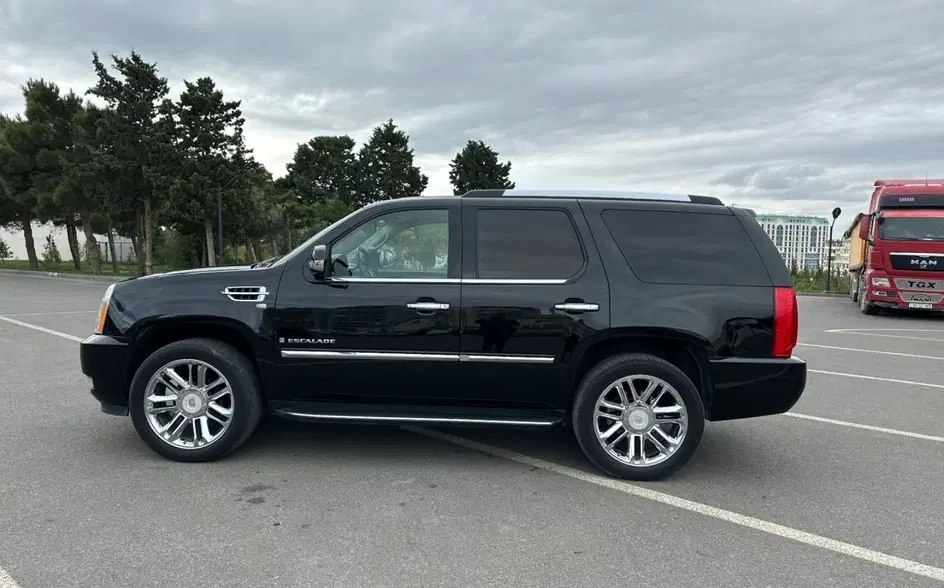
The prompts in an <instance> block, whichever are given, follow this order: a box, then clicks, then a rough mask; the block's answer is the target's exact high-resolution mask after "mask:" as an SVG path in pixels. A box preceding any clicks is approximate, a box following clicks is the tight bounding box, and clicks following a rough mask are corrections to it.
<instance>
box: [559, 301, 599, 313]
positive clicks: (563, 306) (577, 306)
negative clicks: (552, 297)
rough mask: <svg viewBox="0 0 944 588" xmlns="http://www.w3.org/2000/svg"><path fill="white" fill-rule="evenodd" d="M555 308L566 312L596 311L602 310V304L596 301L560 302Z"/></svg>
mask: <svg viewBox="0 0 944 588" xmlns="http://www.w3.org/2000/svg"><path fill="white" fill-rule="evenodd" d="M554 309H555V310H563V311H564V312H596V311H598V310H600V305H599V304H597V303H596V302H558V303H557V304H555V305H554Z"/></svg>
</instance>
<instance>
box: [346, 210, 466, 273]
mask: <svg viewBox="0 0 944 588" xmlns="http://www.w3.org/2000/svg"><path fill="white" fill-rule="evenodd" d="M448 274H449V211H448V210H446V209H429V210H402V211H395V212H388V213H386V214H383V215H380V216H377V217H374V218H372V219H370V220H368V221H365V222H364V223H362V224H361V225H359V226H358V227H356V228H355V229H354V230H353V231H351V232H349V233H347V234H345V235H344V236H343V237H341V238H339V239H338V240H337V241H335V242H334V243H333V244H332V246H331V275H333V276H335V277H340V278H345V277H353V278H400V279H403V278H406V279H410V278H412V279H433V278H445V277H447V276H448Z"/></svg>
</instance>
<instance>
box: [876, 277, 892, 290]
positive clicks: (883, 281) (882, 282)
mask: <svg viewBox="0 0 944 588" xmlns="http://www.w3.org/2000/svg"><path fill="white" fill-rule="evenodd" d="M872 285H873V286H879V287H881V288H891V286H892V285H891V284H890V283H889V282H888V278H872Z"/></svg>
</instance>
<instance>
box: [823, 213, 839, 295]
mask: <svg viewBox="0 0 944 588" xmlns="http://www.w3.org/2000/svg"><path fill="white" fill-rule="evenodd" d="M840 214H842V209H841V208H839V207H838V206H837V207H836V208H834V209H833V222H831V223H829V253H827V254H826V292H829V281H830V279H831V278H832V276H833V227H834V226H835V225H836V219H837V218H839V215H840Z"/></svg>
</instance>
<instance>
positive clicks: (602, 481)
mask: <svg viewBox="0 0 944 588" xmlns="http://www.w3.org/2000/svg"><path fill="white" fill-rule="evenodd" d="M402 428H403V429H405V430H407V431H411V432H413V433H417V434H419V435H425V436H426V437H432V438H434V439H439V440H440V441H445V442H447V443H452V444H454V445H459V446H462V447H466V448H468V449H473V450H475V451H479V452H482V453H486V454H489V455H493V456H495V457H501V458H503V459H507V460H510V461H514V462H518V463H521V464H524V465H529V466H532V467H538V468H541V469H544V470H547V471H550V472H554V473H556V474H561V475H563V476H567V477H569V478H573V479H575V480H580V481H582V482H588V483H590V484H595V485H597V486H602V487H604V488H609V489H612V490H616V491H618V492H623V493H624V494H629V495H631V496H635V497H637V498H644V499H646V500H652V501H654V502H659V503H661V504H665V505H668V506H674V507H675V508H680V509H682V510H687V511H689V512H693V513H697V514H700V515H704V516H707V517H711V518H714V519H717V520H721V521H724V522H728V523H733V524H735V525H740V526H742V527H747V528H749V529H754V530H756V531H760V532H762V533H767V534H770V535H775V536H777V537H781V538H784V539H789V540H791V541H796V542H797V543H803V544H806V545H810V546H812V547H818V548H820V549H825V550H828V551H833V552H835V553H841V554H843V555H848V556H851V557H855V558H858V559H860V560H863V561H867V562H870V563H873V564H878V565H881V566H885V567H887V568H892V569H896V570H900V571H903V572H908V573H910V574H914V575H917V576H924V577H926V578H931V579H933V580H938V581H941V582H944V568H937V567H934V566H930V565H928V564H923V563H920V562H917V561H913V560H910V559H905V558H902V557H897V556H894V555H889V554H887V553H882V552H880V551H875V550H872V549H868V548H865V547H860V546H858V545H853V544H851V543H845V542H843V541H837V540H835V539H830V538H828V537H823V536H822V535H816V534H814V533H809V532H806V531H801V530H799V529H794V528H792V527H787V526H784V525H780V524H777V523H772V522H770V521H765V520H763V519H759V518H756V517H752V516H747V515H743V514H740V513H737V512H733V511H730V510H725V509H723V508H717V507H714V506H710V505H707V504H702V503H700V502H695V501H693V500H688V499H685V498H680V497H678V496H673V495H672V494H666V493H664V492H658V491H656V490H650V489H648V488H644V487H642V486H637V485H635V484H631V483H629V482H624V481H622V480H618V479H615V478H609V477H606V476H603V475H600V474H593V473H589V472H585V471H583V470H578V469H576V468H571V467H568V466H564V465H560V464H557V463H553V462H550V461H545V460H543V459H538V458H536V457H531V456H529V455H524V454H522V453H517V452H514V451H508V450H507V449H501V448H499V447H494V446H491V445H486V444H485V443H479V442H478V441H472V440H471V439H466V438H464V437H458V436H455V435H450V434H448V433H442V432H439V431H432V430H429V429H424V428H421V427H402Z"/></svg>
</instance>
